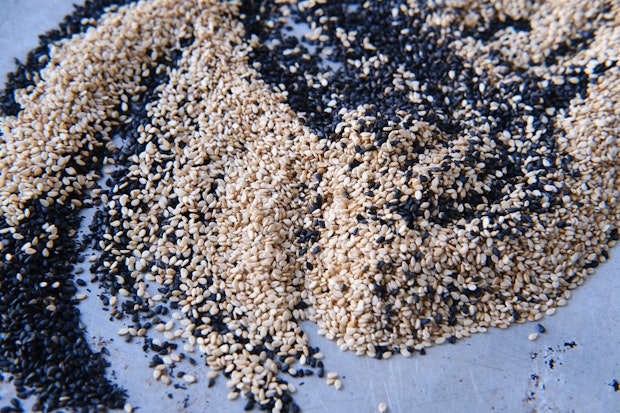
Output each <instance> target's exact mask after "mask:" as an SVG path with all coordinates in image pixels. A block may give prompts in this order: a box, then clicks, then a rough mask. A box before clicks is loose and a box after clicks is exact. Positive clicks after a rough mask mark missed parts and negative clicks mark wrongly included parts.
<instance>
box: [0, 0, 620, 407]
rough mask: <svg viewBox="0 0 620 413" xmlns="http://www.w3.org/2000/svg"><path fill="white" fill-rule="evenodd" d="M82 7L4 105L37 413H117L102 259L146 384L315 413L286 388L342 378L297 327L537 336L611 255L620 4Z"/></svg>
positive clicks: (12, 251) (395, 349)
mask: <svg viewBox="0 0 620 413" xmlns="http://www.w3.org/2000/svg"><path fill="white" fill-rule="evenodd" d="M113 3H114V5H112V4H113ZM125 3H128V4H125ZM504 3H506V4H504ZM515 4H518V5H515ZM110 5H111V7H110V8H107V9H105V12H104V8H105V7H107V6H110ZM88 6H90V7H85V8H84V9H79V10H78V11H77V12H76V14H75V16H74V19H77V20H72V19H71V18H68V19H67V21H66V22H65V23H64V25H63V28H62V30H61V31H59V32H57V33H55V34H53V35H51V36H48V38H43V44H42V46H41V48H39V49H37V50H36V51H35V53H34V54H33V55H32V56H31V57H29V59H28V61H27V63H26V64H25V65H23V66H21V67H19V69H18V71H17V72H16V74H14V75H12V76H10V77H9V83H8V85H7V90H6V91H5V92H4V94H3V95H2V97H1V99H0V104H1V105H2V112H3V116H2V117H1V118H0V126H1V128H2V129H1V133H2V141H1V142H2V144H1V145H0V167H1V168H0V170H1V171H2V174H1V175H0V249H1V253H2V261H1V262H0V271H2V277H1V278H0V290H1V291H2V295H1V296H0V310H1V311H0V326H1V327H0V348H1V351H0V370H2V371H4V372H7V373H9V374H10V375H11V376H12V377H14V379H13V383H14V384H15V386H16V389H17V391H18V396H20V397H22V396H23V397H24V398H25V397H27V396H28V395H29V394H30V393H31V392H35V393H36V395H37V397H38V401H37V404H36V405H35V407H36V410H41V409H46V410H54V409H56V408H62V407H68V408H75V409H83V410H86V411H88V410H106V409H108V408H121V407H123V406H124V403H125V399H126V395H125V393H124V391H123V390H122V389H120V388H119V387H118V386H116V385H114V384H113V383H111V382H110V381H109V380H108V379H107V378H106V376H105V369H106V366H107V363H106V361H105V357H104V356H103V355H102V354H101V353H96V352H94V351H93V350H92V349H91V348H90V347H89V346H88V343H87V340H86V339H85V334H84V326H82V325H81V324H80V319H79V311H78V309H77V307H76V306H77V303H78V301H79V298H80V297H79V296H78V294H77V290H76V285H75V284H74V283H75V281H74V274H75V271H74V268H75V265H76V264H77V263H78V262H79V260H80V257H83V252H84V249H85V248H87V247H92V248H94V249H95V250H96V251H97V255H96V257H95V260H94V261H93V263H92V280H90V282H91V283H92V284H93V285H97V286H99V288H101V289H102V292H101V297H102V301H103V302H102V304H103V307H104V308H105V309H107V310H108V311H109V315H110V317H111V318H117V319H125V320H129V322H130V325H129V326H128V327H125V328H123V329H121V331H119V334H120V335H121V336H123V337H125V338H126V340H128V341H131V340H136V341H138V340H139V341H140V344H141V345H142V346H143V349H144V350H145V351H147V352H151V353H152V354H153V358H152V360H153V362H152V367H153V377H154V378H155V379H157V380H161V381H162V382H164V383H171V382H173V381H174V380H178V379H181V380H183V381H184V382H185V383H186V384H192V383H194V382H196V381H198V383H199V384H200V383H201V382H203V380H201V379H202V378H201V377H196V376H194V375H191V374H182V375H181V376H180V377H177V376H175V364H176V363H178V362H180V361H181V360H183V359H185V358H192V359H194V357H197V356H201V357H202V358H203V359H204V361H205V363H206V365H207V366H208V368H209V370H210V371H209V373H207V372H206V371H205V377H207V380H204V382H206V383H208V385H209V386H210V385H212V383H213V381H214V380H215V378H216V377H217V374H218V373H217V372H220V373H221V374H223V375H224V376H225V378H226V380H227V386H228V388H229V389H230V393H229V396H228V398H229V399H231V400H234V399H237V398H239V397H243V398H244V399H245V404H244V406H245V409H246V410H252V409H254V408H259V409H261V410H269V411H274V412H297V411H300V408H299V407H298V405H297V404H296V403H295V401H294V400H293V396H292V394H293V393H295V391H296V389H295V386H294V385H293V384H292V383H291V382H290V380H286V377H287V376H292V377H300V376H301V377H303V376H308V375H316V376H318V377H321V378H325V379H326V380H327V383H328V384H330V385H333V386H335V387H336V388H337V389H340V388H341V387H342V386H343V382H342V380H341V379H340V378H339V376H338V375H337V374H336V373H333V372H327V370H326V367H325V366H324V364H323V360H322V359H323V355H322V354H321V353H320V351H319V349H318V348H316V347H312V346H311V345H310V343H309V340H308V336H307V335H306V333H305V332H304V331H303V329H302V328H301V326H300V324H299V323H300V322H301V321H304V320H311V321H313V322H316V323H317V324H318V325H319V333H320V334H322V335H324V336H326V337H327V338H329V339H331V340H335V341H336V342H337V343H338V345H339V347H340V348H341V349H342V350H351V351H354V352H356V353H357V354H360V355H368V356H371V357H377V358H388V357H391V356H392V355H394V354H396V353H400V354H402V355H404V356H411V355H413V354H414V353H416V352H419V353H422V354H423V353H425V351H426V350H425V349H426V348H427V347H429V346H431V345H433V344H440V343H443V342H446V341H447V342H450V343H454V342H456V341H457V340H458V339H461V338H463V337H468V336H469V335H471V334H473V333H475V332H481V331H485V330H486V329H487V328H488V327H506V326H508V325H510V324H511V323H515V322H524V321H526V320H540V319H541V318H542V317H543V315H544V314H545V313H546V312H547V313H548V312H552V311H554V309H555V307H557V306H562V305H564V304H565V303H566V300H568V299H569V298H570V291H571V290H572V289H574V288H576V287H577V286H578V285H580V284H581V283H582V282H583V281H584V278H585V277H586V276H587V275H588V274H590V273H592V272H593V271H594V268H596V267H597V266H598V265H599V264H600V263H601V262H602V261H604V260H605V259H607V257H608V249H609V247H610V246H611V245H613V244H614V242H615V241H616V240H617V239H618V230H617V222H618V212H619V211H618V202H617V198H618V195H619V194H618V188H620V182H619V180H620V176H619V175H618V174H617V172H616V164H617V156H618V142H617V141H618V130H619V126H620V125H619V119H620V102H619V100H620V68H619V67H618V66H617V62H618V53H619V51H620V24H619V23H620V11H619V10H618V6H617V5H616V4H615V3H614V2H611V1H602V0H600V1H593V2H588V3H587V5H585V4H583V2H580V1H577V0H571V1H568V2H567V1H559V0H556V1H554V0H552V1H547V2H534V1H523V2H518V3H514V2H483V1H471V0H446V1H443V2H433V1H373V2H371V1H367V2H353V1H347V2H328V1H319V0H316V1H312V0H309V1H293V0H290V1H251V0H248V1H226V2H221V1H215V0H202V1H197V0H196V1H194V0H185V1H176V0H152V1H135V2H111V1H103V2H93V3H92V4H89V5H88ZM85 10H86V11H85ZM88 10H90V13H91V14H88V13H89V12H87V11H88ZM80 13H81V14H80ZM105 174H107V175H105ZM104 175H105V176H106V178H105V180H106V185H101V182H100V178H101V177H102V176H104ZM91 207H96V208H97V212H96V213H95V217H94V221H93V224H92V225H91V228H90V230H91V231H90V234H89V236H88V237H87V239H86V240H84V242H81V241H80V239H79V238H78V236H77V234H78V230H79V228H80V215H79V214H80V211H83V210H84V209H87V208H91ZM540 332H541V333H542V332H544V330H543V331H540ZM534 338H535V337H534ZM345 384H346V383H345ZM379 409H380V410H381V411H385V410H386V409H387V406H385V404H383V403H382V406H380V408H379ZM130 410H131V409H130Z"/></svg>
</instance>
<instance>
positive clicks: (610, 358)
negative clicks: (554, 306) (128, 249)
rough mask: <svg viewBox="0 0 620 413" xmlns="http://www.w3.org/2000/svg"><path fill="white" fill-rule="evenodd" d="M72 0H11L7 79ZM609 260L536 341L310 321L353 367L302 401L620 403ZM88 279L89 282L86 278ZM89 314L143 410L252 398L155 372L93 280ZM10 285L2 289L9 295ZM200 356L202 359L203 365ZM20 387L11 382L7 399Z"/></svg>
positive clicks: (518, 407) (618, 316) (93, 335)
mask: <svg viewBox="0 0 620 413" xmlns="http://www.w3.org/2000/svg"><path fill="white" fill-rule="evenodd" d="M71 3H72V1H70V0H69V1H67V0H0V72H1V75H0V79H1V80H2V82H4V79H5V77H4V74H5V73H6V72H7V71H9V70H12V69H13V67H14V66H13V63H12V61H13V58H15V57H18V58H20V59H23V58H24V57H25V54H26V52H27V51H28V50H30V49H31V48H33V47H34V46H36V44H37V35H38V34H40V33H42V32H44V31H45V30H48V29H51V28H54V27H55V26H56V25H57V24H58V22H59V21H60V20H61V19H62V16H63V15H64V14H66V13H68V12H70V11H71V9H72V7H71ZM611 255H612V259H611V260H610V261H609V262H607V263H605V264H604V265H602V266H601V267H600V268H599V269H598V270H597V272H596V274H595V275H594V276H592V277H591V278H590V279H589V280H588V281H587V282H586V283H585V284H584V285H583V286H582V287H581V288H579V289H578V290H576V291H574V294H573V298H572V299H571V300H570V301H569V303H568V305H567V306H566V307H564V308H560V309H558V311H557V313H556V315H554V316H553V317H546V318H544V319H543V320H542V324H543V325H544V326H545V327H546V328H547V333H545V334H541V335H540V337H539V338H538V339H537V340H536V341H529V340H528V339H527V336H528V334H530V333H532V332H534V331H536V327H535V324H532V323H528V324H523V325H516V326H513V327H511V328H509V329H507V330H499V329H494V330H490V331H489V332H488V333H486V334H479V335H476V336H474V337H472V338H470V339H466V340H462V341H460V342H458V343H457V344H455V345H449V344H445V345H441V346H436V347H432V348H431V349H430V350H429V352H428V354H427V355H426V356H418V355H416V356H415V357H413V358H411V359H405V358H403V357H393V358H392V359H390V360H387V361H377V360H372V359H368V358H364V357H356V356H355V355H353V354H350V353H342V352H340V351H339V350H338V348H337V347H336V345H335V344H334V343H332V342H330V341H327V340H325V339H323V338H321V337H318V336H317V335H316V330H317V328H316V326H314V325H313V324H312V323H306V324H305V325H304V328H305V329H306V330H307V331H308V332H309V334H310V336H311V341H312V345H318V346H320V347H321V349H322V351H323V353H324V354H325V355H326V360H325V361H326V365H327V370H328V371H336V372H338V373H339V374H340V375H341V376H343V380H342V381H343V384H344V387H343V389H342V390H340V391H336V390H335V389H334V387H329V386H327V385H326V384H325V383H324V381H322V380H320V379H318V378H316V377H314V378H312V377H311V378H305V379H294V383H295V384H296V386H297V389H298V392H297V394H296V399H297V401H298V403H299V404H300V405H301V406H302V408H303V411H304V412H307V413H319V412H320V413H327V412H343V413H345V412H356V413H366V412H368V413H370V412H377V411H378V410H377V406H378V404H379V402H385V403H386V404H387V405H388V407H389V411H390V412H393V413H401V412H527V413H529V412H573V411H575V412H620V392H616V391H614V389H613V387H612V386H611V383H612V381H613V380H614V379H615V380H618V381H620V300H618V298H617V294H618V292H620V276H619V274H620V251H618V249H617V248H616V250H614V251H612V254H611ZM83 278H84V279H89V277H87V276H85V277H83ZM89 288H90V293H89V297H88V298H87V299H86V300H84V301H83V303H82V305H81V311H82V312H83V316H84V318H83V320H84V323H85V324H86V326H87V328H88V337H89V338H90V339H91V345H93V346H94V347H95V348H98V347H100V346H102V345H105V346H106V347H107V348H108V350H110V351H111V356H110V358H109V360H110V362H111V363H112V368H111V369H110V375H111V376H112V377H114V378H115V380H116V381H117V382H118V383H119V384H120V385H122V386H124V387H125V388H127V389H128V391H129V401H130V403H131V404H132V405H133V406H134V407H140V411H141V412H156V411H162V412H173V411H183V412H203V411H216V412H241V411H243V402H242V401H236V402H229V401H228V400H227V399H226V394H227V389H226V387H225V383H224V380H223V379H220V380H218V383H217V385H216V386H215V387H214V388H211V389H207V385H206V383H207V380H206V372H207V370H206V368H204V367H200V366H198V367H191V366H189V365H183V366H182V367H183V370H185V371H187V372H192V373H193V374H195V375H196V377H197V378H198V381H197V382H196V383H195V384H192V385H188V386H187V389H186V390H184V389H174V388H173V387H172V386H168V387H166V386H165V385H163V384H161V383H159V382H156V381H154V380H153V378H152V377H153V376H152V371H151V370H150V369H149V368H148V363H149V360H150V357H148V356H146V355H145V354H144V353H142V350H141V345H139V343H132V344H127V343H125V342H124V341H123V340H122V338H120V337H118V336H117V335H116V332H117V331H118V330H119V329H120V328H121V327H122V324H121V323H120V322H109V321H108V317H107V315H106V313H104V312H102V311H101V310H100V307H101V304H100V301H99V299H98V298H97V297H96V294H97V288H96V287H89ZM1 293H2V292H1V291H0V294H1ZM199 364H201V363H199ZM12 394H13V390H12V386H11V385H10V384H7V383H0V406H4V405H6V404H8V401H9V399H10V397H11V396H12Z"/></svg>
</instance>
